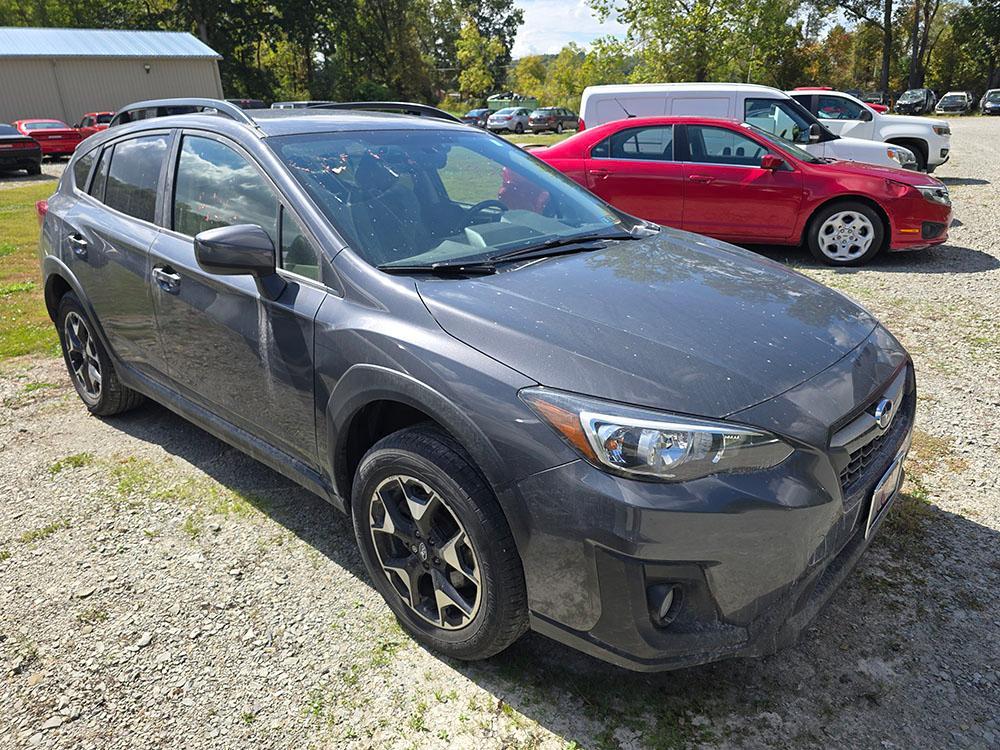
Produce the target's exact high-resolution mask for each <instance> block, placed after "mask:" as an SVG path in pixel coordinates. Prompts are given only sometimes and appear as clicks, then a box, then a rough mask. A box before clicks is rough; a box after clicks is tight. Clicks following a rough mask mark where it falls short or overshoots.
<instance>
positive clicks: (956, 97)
mask: <svg viewBox="0 0 1000 750" xmlns="http://www.w3.org/2000/svg"><path fill="white" fill-rule="evenodd" d="M963 102H965V96H963V95H962V94H947V95H945V97H944V98H943V99H942V100H941V103H942V104H962V103H963Z"/></svg>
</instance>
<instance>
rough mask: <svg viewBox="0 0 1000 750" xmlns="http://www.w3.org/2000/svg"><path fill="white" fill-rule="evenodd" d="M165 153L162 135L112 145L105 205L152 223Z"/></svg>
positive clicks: (164, 139)
mask: <svg viewBox="0 0 1000 750" xmlns="http://www.w3.org/2000/svg"><path fill="white" fill-rule="evenodd" d="M166 153H167V136H166V135H148V136H142V137H141V138H132V139H130V140H127V141H121V142H119V143H117V144H115V149H114V156H113V157H112V159H111V168H110V169H109V170H108V185H107V188H106V189H105V191H104V203H105V205H107V206H108V207H109V208H113V209H115V210H117V211H121V212H122V213H123V214H128V215H129V216H134V217H135V218H136V219H142V220H143V221H150V222H151V221H153V220H154V219H155V218H156V188H157V185H158V184H159V181H160V169H161V168H162V167H163V157H164V156H165V155H166Z"/></svg>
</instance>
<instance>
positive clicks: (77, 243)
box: [69, 234, 87, 260]
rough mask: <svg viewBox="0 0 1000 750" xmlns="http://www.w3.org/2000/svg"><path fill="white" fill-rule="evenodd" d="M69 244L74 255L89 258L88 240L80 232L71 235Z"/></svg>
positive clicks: (83, 258) (82, 258)
mask: <svg viewBox="0 0 1000 750" xmlns="http://www.w3.org/2000/svg"><path fill="white" fill-rule="evenodd" d="M69 244H70V247H71V248H72V249H73V255H75V256H76V257H77V258H80V259H81V260H86V259H87V240H85V239H84V238H83V236H82V235H79V234H71V235H70V236H69Z"/></svg>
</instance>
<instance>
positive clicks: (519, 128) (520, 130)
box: [514, 123, 524, 135]
mask: <svg viewBox="0 0 1000 750" xmlns="http://www.w3.org/2000/svg"><path fill="white" fill-rule="evenodd" d="M514 132H515V133H517V134H518V135H521V133H523V132H524V125H522V124H521V123H518V124H517V125H515V126H514Z"/></svg>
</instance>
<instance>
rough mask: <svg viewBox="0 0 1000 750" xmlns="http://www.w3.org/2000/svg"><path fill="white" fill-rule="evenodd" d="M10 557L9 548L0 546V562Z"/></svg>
mask: <svg viewBox="0 0 1000 750" xmlns="http://www.w3.org/2000/svg"><path fill="white" fill-rule="evenodd" d="M9 559H10V550H9V549H7V548H5V547H0V562H3V561H4V560H9Z"/></svg>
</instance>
